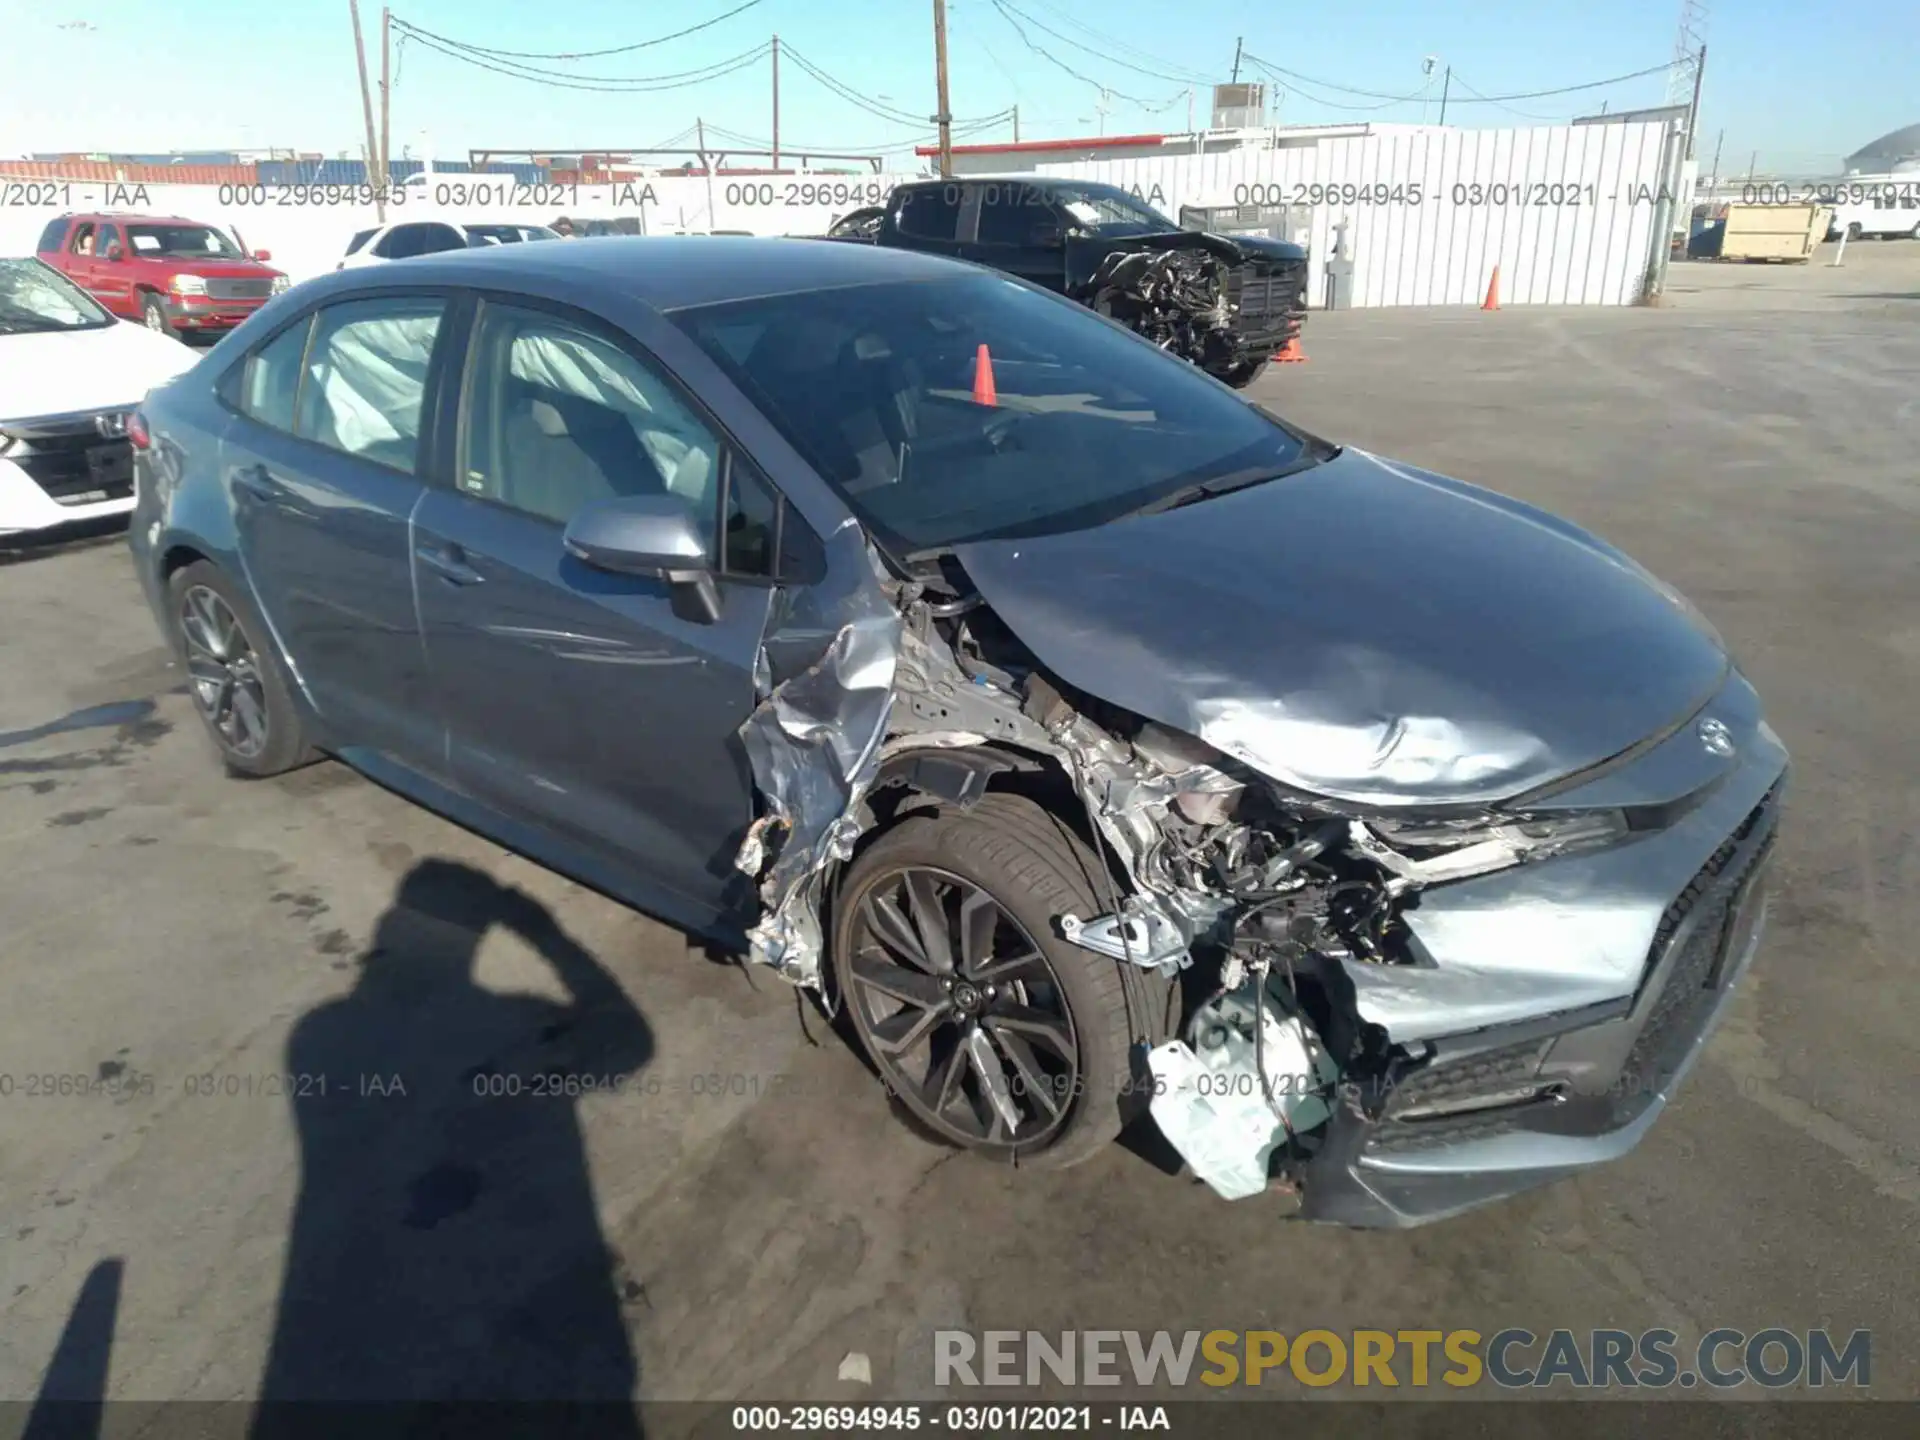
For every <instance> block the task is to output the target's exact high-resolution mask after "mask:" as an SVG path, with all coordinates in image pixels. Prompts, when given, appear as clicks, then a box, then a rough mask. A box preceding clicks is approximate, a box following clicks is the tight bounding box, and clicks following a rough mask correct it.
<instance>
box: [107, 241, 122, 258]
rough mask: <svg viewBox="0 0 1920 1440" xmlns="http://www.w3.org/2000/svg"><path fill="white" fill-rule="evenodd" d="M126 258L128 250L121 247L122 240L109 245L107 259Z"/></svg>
mask: <svg viewBox="0 0 1920 1440" xmlns="http://www.w3.org/2000/svg"><path fill="white" fill-rule="evenodd" d="M126 258H127V252H126V251H124V250H122V249H121V248H120V242H119V241H118V240H116V241H114V242H113V244H111V245H109V246H107V259H109V260H113V261H120V260H124V259H126Z"/></svg>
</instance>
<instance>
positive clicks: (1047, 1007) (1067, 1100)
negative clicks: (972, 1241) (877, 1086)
mask: <svg viewBox="0 0 1920 1440" xmlns="http://www.w3.org/2000/svg"><path fill="white" fill-rule="evenodd" d="M1098 865H1099V862H1098V861H1097V860H1096V859H1095V858H1094V857H1093V856H1092V855H1091V853H1090V852H1089V851H1088V850H1087V848H1086V846H1084V845H1083V844H1081V842H1080V841H1079V839H1078V838H1077V837H1076V836H1075V835H1074V834H1073V832H1072V831H1070V830H1068V829H1067V828H1066V827H1065V826H1064V825H1062V824H1061V823H1060V822H1059V821H1058V820H1056V819H1054V817H1052V816H1051V815H1049V814H1048V813H1047V812H1046V811H1044V810H1042V809H1041V808H1040V807H1039V806H1037V805H1035V804H1033V803H1032V802H1030V801H1028V800H1025V799H1022V798H1020V797H1018V796H1013V795H1005V794H998V793H995V794H989V795H986V796H983V797H982V798H981V800H980V801H979V803H978V804H977V805H975V806H974V807H973V808H972V809H971V810H952V811H943V812H940V813H937V814H934V815H922V816H915V817H912V818H910V819H907V820H904V821H902V822H901V823H900V824H899V825H898V826H897V827H896V828H894V829H892V830H890V831H888V832H887V833H886V834H884V835H882V836H881V837H880V838H879V839H877V840H875V841H874V842H873V844H872V845H871V846H869V847H868V848H867V850H866V851H865V852H864V853H863V854H862V855H861V856H860V858H859V859H858V860H857V861H855V862H854V864H853V866H852V867H851V868H850V869H849V870H848V872H847V875H846V878H845V881H844V883H843V884H842V886H841V887H840V889H839V892H838V895H837V898H836V901H835V904H834V925H833V931H834V933H833V964H834V976H835V979H836V981H837V983H838V989H839V991H840V994H841V996H842V997H843V998H844V1002H845V1005H846V1010H847V1013H848V1015H849V1018H850V1020H851V1022H852V1026H853V1029H854V1032H855V1033H856V1034H857V1035H858V1036H859V1038H860V1041H861V1043H862V1045H863V1046H864V1047H865V1048H866V1050H867V1053H868V1054H869V1055H870V1056H871V1057H872V1060H873V1063H874V1066H875V1068H876V1069H877V1070H878V1071H879V1072H880V1076H881V1079H882V1080H883V1081H884V1082H885V1083H886V1086H887V1088H888V1091H889V1093H890V1094H891V1095H892V1096H893V1097H894V1100H895V1101H896V1103H897V1104H898V1105H899V1106H900V1107H901V1108H902V1109H904V1110H905V1112H906V1114H907V1117H908V1118H909V1119H910V1120H911V1122H912V1123H913V1125H914V1128H916V1129H920V1130H922V1131H927V1132H931V1133H932V1135H933V1136H934V1137H935V1138H937V1139H939V1140H941V1141H943V1142H944V1143H947V1144H950V1145H953V1146H956V1147H958V1148H961V1149H965V1150H971V1151H974V1152H977V1153H981V1154H984V1155H988V1156H993V1157H997V1158H1001V1159H1014V1160H1017V1161H1018V1162H1019V1163H1021V1164H1030V1165H1037V1166H1045V1167H1047V1168H1063V1167H1065V1166H1068V1165H1074V1164H1077V1163H1079V1162H1080V1161H1083V1160H1086V1159H1088V1158H1089V1157H1091V1156H1093V1155H1094V1154H1096V1153H1098V1152H1099V1151H1100V1149H1101V1148H1102V1147H1104V1146H1105V1145H1106V1144H1108V1143H1109V1142H1110V1141H1111V1140H1112V1139H1113V1138H1114V1137H1115V1136H1116V1135H1118V1134H1119V1132H1120V1130H1121V1128H1122V1125H1123V1123H1124V1122H1125V1120H1127V1119H1128V1118H1130V1117H1131V1115H1132V1114H1133V1113H1134V1112H1135V1111H1136V1110H1137V1109H1138V1108H1140V1107H1138V1106H1136V1105H1134V1104H1132V1103H1131V1096H1132V1092H1133V1090H1134V1088H1135V1087H1134V1085H1133V1081H1132V1071H1131V1068H1130V1067H1131V1062H1132V1055H1131V1051H1132V1047H1133V1046H1134V1045H1135V1044H1136V1043H1138V1042H1140V1041H1143V1040H1148V1039H1150V1038H1151V1029H1152V1027H1151V1024H1150V1022H1148V1020H1147V1015H1148V1013H1149V1012H1150V1011H1151V1008H1152V1003H1153V1000H1154V998H1155V997H1156V996H1157V997H1158V999H1159V1003H1160V1005H1161V1008H1162V1010H1163V1011H1164V1007H1165V1003H1166V993H1165V992H1166V984H1165V982H1164V981H1161V980H1159V979H1158V978H1157V977H1155V976H1152V975H1150V974H1148V973H1147V972H1145V971H1135V972H1133V973H1132V974H1125V973H1123V972H1122V969H1121V966H1120V963H1119V962H1117V961H1114V960H1110V959H1108V958H1106V957H1105V956H1102V955H1097V954H1095V953H1093V952H1092V951H1089V950H1084V949H1082V948H1081V947H1079V946H1077V945H1074V944H1071V943H1070V942H1068V941H1067V940H1066V939H1064V938H1062V937H1061V936H1060V935H1059V934H1058V933H1057V931H1058V925H1059V919H1060V917H1061V916H1062V915H1064V914H1068V913H1071V914H1075V915H1078V916H1080V917H1082V918H1088V917H1091V916H1093V915H1097V914H1100V913H1102V912H1103V911H1105V910H1106V909H1107V908H1108V906H1107V905H1106V904H1104V903H1102V902H1100V901H1099V900H1097V899H1096V898H1095V895H1096V892H1095V890H1094V887H1093V880H1092V877H1093V876H1094V875H1096V874H1097V873H1098V869H1097V867H1098Z"/></svg>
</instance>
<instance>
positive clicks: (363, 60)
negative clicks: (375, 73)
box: [347, 0, 387, 225]
mask: <svg viewBox="0 0 1920 1440" xmlns="http://www.w3.org/2000/svg"><path fill="white" fill-rule="evenodd" d="M347 10H348V12H349V13H350V14H351V15H352V16H353V57H354V59H355V60H356V61H358V62H359V65H360V110H361V113H362V115H363V116H364V117H365V119H366V122H367V167H368V170H369V173H371V171H372V168H373V166H374V165H375V164H376V157H377V156H378V154H379V147H378V146H377V145H375V144H374V143H373V95H372V92H371V91H369V90H368V88H367V47H366V43H365V42H364V41H363V40H362V39H361V38H360V0H347ZM373 204H374V214H375V216H376V217H377V218H378V219H379V221H380V223H381V224H383V225H384V224H386V222H387V207H386V203H385V201H384V200H383V199H382V198H381V197H380V196H379V195H375V196H374V201H373Z"/></svg>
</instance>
